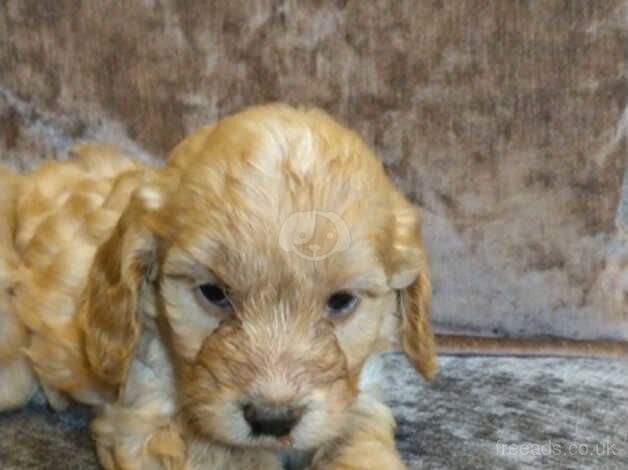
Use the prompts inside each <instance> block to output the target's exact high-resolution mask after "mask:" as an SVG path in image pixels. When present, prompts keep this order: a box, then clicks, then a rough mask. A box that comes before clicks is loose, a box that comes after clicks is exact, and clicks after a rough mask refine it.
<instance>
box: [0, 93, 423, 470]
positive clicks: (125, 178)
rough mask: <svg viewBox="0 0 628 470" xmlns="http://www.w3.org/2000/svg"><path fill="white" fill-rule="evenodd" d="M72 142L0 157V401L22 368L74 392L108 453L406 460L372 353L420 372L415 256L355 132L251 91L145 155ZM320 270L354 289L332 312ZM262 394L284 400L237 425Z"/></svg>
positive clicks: (188, 459)
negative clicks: (23, 158)
mask: <svg viewBox="0 0 628 470" xmlns="http://www.w3.org/2000/svg"><path fill="white" fill-rule="evenodd" d="M73 154H74V156H73V158H71V159H70V160H68V161H65V162H50V163H48V164H46V165H44V166H43V167H41V168H39V169H38V170H36V171H34V172H32V173H30V174H26V175H20V176H18V175H14V174H11V173H9V172H8V171H4V170H2V171H1V172H0V187H1V190H0V217H1V218H2V222H3V225H2V227H1V228H0V287H1V288H2V290H1V291H0V409H7V408H13V407H16V406H20V405H21V404H23V403H25V402H26V401H27V400H28V398H29V396H30V394H31V393H32V392H33V390H34V389H35V388H36V383H38V384H40V385H41V387H42V389H43V391H44V393H45V394H46V396H47V397H48V398H49V400H50V403H51V404H52V405H53V406H55V407H62V406H64V404H65V402H66V398H65V396H70V397H72V398H73V399H74V400H77V401H79V402H83V403H87V404H89V405H92V406H94V407H95V408H96V410H97V417H96V418H95V419H94V421H93V422H92V424H91V431H92V435H93V438H94V440H95V444H96V447H97V451H98V456H99V459H100V462H101V463H102V465H103V466H104V467H105V468H108V469H113V468H119V469H146V468H168V469H179V468H186V469H194V468H215V469H220V470H229V469H233V470H246V469H268V470H273V469H277V470H278V469H280V468H283V465H287V462H289V465H290V466H291V467H290V468H309V469H312V470H316V469H325V470H327V469H329V470H341V469H343V470H350V469H356V470H357V469H360V470H365V469H377V470H381V469H383V468H386V469H387V470H395V469H403V468H405V467H404V465H403V463H402V462H401V460H400V458H399V455H398V453H397V451H396V450H395V444H394V439H393V427H394V422H393V418H392V415H391V412H390V410H389V409H388V408H387V407H386V406H385V405H384V404H383V402H382V400H381V396H380V394H379V391H378V382H379V378H378V377H379V376H378V374H377V371H378V367H377V363H376V360H375V359H374V358H375V357H376V356H377V354H378V353H380V352H382V351H385V350H387V349H390V348H391V347H395V345H396V344H399V345H400V346H401V347H402V348H403V350H404V351H405V352H406V354H407V356H408V358H409V359H410V361H411V362H412V364H413V365H414V366H415V367H416V369H417V370H418V371H419V372H420V373H421V374H422V375H424V376H425V377H429V376H430V375H431V374H432V371H433V370H434V366H435V361H434V338H433V335H432V331H431V329H430V325H429V320H428V302H429V295H430V281H429V271H428V264H427V261H426V257H425V253H424V250H423V244H422V241H421V235H420V226H419V220H418V216H417V213H416V211H415V209H414V208H413V207H412V206H411V205H410V204H409V203H408V202H407V201H406V200H405V199H404V198H403V196H402V195H401V194H400V193H399V192H398V191H397V190H396V189H395V188H394V187H393V186H392V184H391V182H390V181H389V180H388V178H387V177H386V176H385V174H384V171H383V169H382V165H381V163H380V162H379V160H378V159H377V158H376V157H375V156H374V155H373V154H372V152H371V151H370V150H369V149H368V148H367V146H366V145H365V144H364V143H363V142H362V140H361V139H360V138H359V137H358V136H357V135H356V134H354V133H353V132H351V131H349V130H347V129H345V128H343V127H341V126H340V125H339V124H337V123H336V122H334V121H333V120H332V119H331V118H330V117H329V116H327V115H326V114H325V113H323V112H321V111H319V110H316V109H307V110H306V109H294V108H292V107H289V106H285V105H269V106H261V107H255V108H250V109H248V110H245V111H243V112H241V113H239V114H235V115H233V116H230V117H227V118H225V119H223V120H221V121H220V122H218V123H217V124H215V125H212V126H208V127H204V128H202V129H199V130H197V131H195V132H194V133H193V134H192V135H190V136H189V137H188V138H187V139H185V140H184V141H183V142H182V143H181V144H180V145H179V146H177V147H176V148H175V149H174V151H173V152H172V154H171V156H170V157H169V159H168V161H167V163H166V165H165V166H164V167H163V168H153V167H149V166H146V165H143V164H141V163H138V162H136V161H133V160H131V159H129V158H127V157H126V156H124V155H122V154H121V153H120V152H119V151H118V150H116V149H115V148H113V147H109V146H104V145H87V146H79V147H76V148H75V149H74V150H73ZM303 234H305V239H304V238H299V237H302V235H303ZM204 285H210V286H213V287H212V288H214V289H217V287H216V286H220V289H221V290H218V291H212V292H214V295H217V294H216V292H218V295H220V294H221V293H226V294H225V295H227V294H228V302H227V303H224V302H223V303H220V302H218V301H215V302H212V301H211V298H209V300H210V301H208V297H207V296H205V297H204V294H203V292H205V291H203V289H201V288H199V286H204ZM338 292H341V293H344V294H346V293H349V294H350V295H351V296H352V299H353V300H355V303H354V304H351V305H352V306H351V308H350V309H349V308H348V309H347V311H346V312H341V314H338V315H336V314H334V315H332V312H330V308H329V306H328V304H327V306H326V302H327V303H328V302H329V299H330V296H331V295H333V294H334V293H338ZM334 313H337V312H334ZM251 409H253V410H254V412H253V414H252V415H251V412H250V410H251ZM269 409H270V410H273V411H272V413H275V411H274V410H277V409H281V410H289V411H290V413H296V414H298V417H297V418H295V419H293V420H292V421H291V424H290V426H288V428H285V429H284V430H283V431H278V432H275V431H277V427H276V426H277V423H276V422H272V423H271V432H270V433H269V432H267V429H268V428H267V427H264V428H263V430H262V432H258V431H256V425H257V424H259V421H258V419H261V418H259V416H260V415H259V414H260V413H266V412H267V410H269ZM260 410H262V411H260ZM295 410H296V411H295ZM273 416H275V415H273ZM282 416H284V415H282ZM290 416H292V415H290ZM264 419H265V418H264ZM273 419H274V418H273ZM277 419H280V421H281V423H283V424H285V421H286V418H285V416H284V417H281V418H277ZM290 419H292V418H290ZM264 423H265V424H264V425H266V424H268V421H265V422H264ZM283 424H282V425H283ZM282 429H283V428H282Z"/></svg>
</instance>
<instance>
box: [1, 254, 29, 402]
mask: <svg viewBox="0 0 628 470" xmlns="http://www.w3.org/2000/svg"><path fill="white" fill-rule="evenodd" d="M4 255H5V253H4V252H3V250H2V248H1V247H0V411H3V410H9V409H12V408H17V407H20V406H22V405H24V404H25V403H26V402H27V401H28V400H29V398H30V397H31V395H32V394H33V392H34V391H35V388H36V380H35V376H34V374H33V371H32V369H31V366H30V363H29V361H28V359H27V358H26V356H25V355H24V353H23V350H22V348H23V347H24V346H25V345H26V344H27V342H28V332H27V331H26V329H25V328H24V327H23V325H22V324H21V323H20V321H19V320H18V318H17V316H16V315H15V314H14V311H13V294H12V288H11V285H10V284H9V279H8V277H9V266H8V264H9V263H8V262H7V257H5V256H4Z"/></svg>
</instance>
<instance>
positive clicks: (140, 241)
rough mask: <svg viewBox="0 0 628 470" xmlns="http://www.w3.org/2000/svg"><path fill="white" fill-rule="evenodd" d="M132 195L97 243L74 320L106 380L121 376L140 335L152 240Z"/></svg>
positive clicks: (119, 380) (93, 362)
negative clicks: (104, 240)
mask: <svg viewBox="0 0 628 470" xmlns="http://www.w3.org/2000/svg"><path fill="white" fill-rule="evenodd" d="M139 206H140V204H138V202H137V201H131V203H130V204H129V207H128V208H127V209H126V211H125V212H124V213H123V215H122V217H121V218H120V220H119V221H118V223H117V225H116V226H115V228H114V230H113V232H112V233H111V234H110V236H109V239H108V240H107V241H106V242H105V243H103V244H102V245H100V246H99V248H98V250H97V251H96V255H95V257H94V261H93V264H92V267H91V269H90V273H89V277H88V280H87V284H86V286H85V289H84V291H83V294H82V297H81V305H80V313H79V324H80V326H81V330H82V333H83V341H84V343H83V346H84V351H85V354H86V356H87V360H88V362H89V365H90V367H91V368H92V370H93V371H94V372H95V373H96V375H97V376H98V377H99V378H100V379H101V380H103V381H104V382H105V383H107V384H110V385H119V384H120V383H122V381H123V380H124V377H125V376H126V372H127V369H128V366H129V364H130V361H131V358H132V356H133V352H134V349H135V345H136V344H137V341H138V339H139V336H140V318H139V312H138V308H139V304H140V295H141V290H142V289H143V288H144V287H145V285H146V284H147V283H148V282H149V281H150V279H149V278H148V276H149V273H150V271H151V265H152V264H153V258H154V251H155V250H154V240H153V236H152V235H151V233H150V232H149V231H148V229H147V228H145V227H144V226H143V224H142V223H141V212H142V211H141V210H140V208H139Z"/></svg>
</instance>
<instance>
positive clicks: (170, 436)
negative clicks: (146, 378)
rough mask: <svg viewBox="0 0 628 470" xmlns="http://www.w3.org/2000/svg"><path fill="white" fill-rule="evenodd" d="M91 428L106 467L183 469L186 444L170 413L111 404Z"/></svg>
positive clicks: (99, 458) (108, 468)
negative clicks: (136, 410) (136, 409)
mask: <svg viewBox="0 0 628 470" xmlns="http://www.w3.org/2000/svg"><path fill="white" fill-rule="evenodd" d="M153 411H157V410H153ZM90 429H91V432H92V438H93V439H94V441H95V445H96V452H97V454H98V460H99V461H100V464H101V465H102V466H103V467H104V468H105V469H106V470H183V469H184V468H185V444H184V442H183V439H182V438H181V434H180V432H179V429H178V426H177V425H176V423H174V422H173V419H172V418H171V417H169V416H166V415H160V414H157V413H154V414H151V413H150V411H149V410H146V409H144V410H140V411H139V412H137V413H135V412H133V410H129V409H122V408H120V407H116V406H115V405H112V406H106V407H105V408H104V410H103V412H102V413H101V414H100V415H99V416H98V417H97V418H96V419H95V420H94V421H93V422H92V424H91V426H90Z"/></svg>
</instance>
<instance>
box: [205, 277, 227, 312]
mask: <svg viewBox="0 0 628 470" xmlns="http://www.w3.org/2000/svg"><path fill="white" fill-rule="evenodd" d="M198 290H199V292H200V293H201V295H202V296H203V297H205V300H207V301H208V302H209V303H211V304H214V305H217V306H218V307H226V306H228V305H229V303H230V302H229V296H228V295H227V292H226V291H225V290H224V289H223V288H222V287H220V286H217V285H216V284H210V283H206V284H201V285H200V286H199V287H198Z"/></svg>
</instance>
